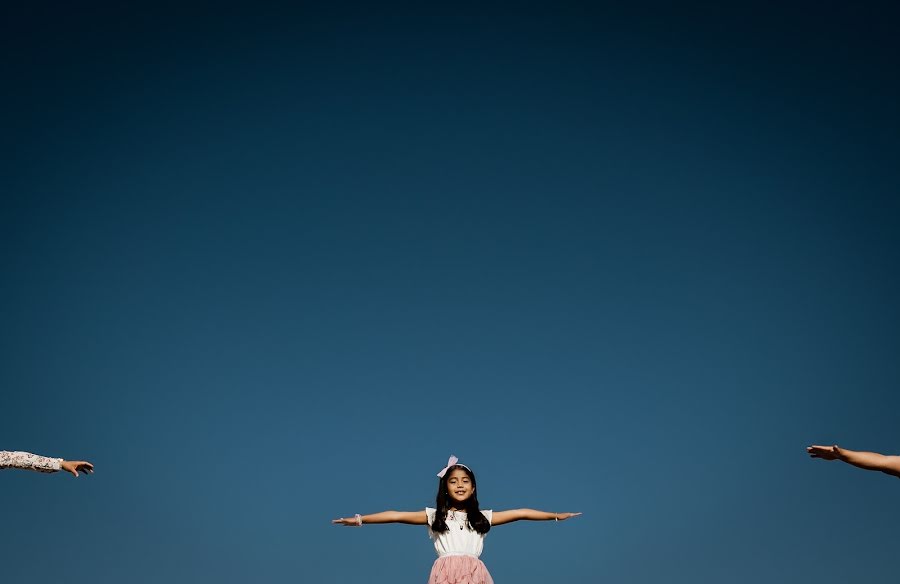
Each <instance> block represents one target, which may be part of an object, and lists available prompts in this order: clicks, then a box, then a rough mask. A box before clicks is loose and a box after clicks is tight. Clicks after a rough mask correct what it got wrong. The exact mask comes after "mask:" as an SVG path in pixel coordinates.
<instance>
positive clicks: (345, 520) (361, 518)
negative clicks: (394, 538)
mask: <svg viewBox="0 0 900 584" xmlns="http://www.w3.org/2000/svg"><path fill="white" fill-rule="evenodd" d="M331 522H332V523H333V524H335V525H346V526H349V527H358V526H360V525H362V524H364V523H408V524H410V525H425V524H426V523H428V518H427V516H426V515H425V510H424V509H423V510H422V511H382V512H381V513H373V514H372V515H354V516H352V517H341V518H340V519H332V520H331Z"/></svg>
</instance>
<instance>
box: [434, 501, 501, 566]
mask: <svg viewBox="0 0 900 584" xmlns="http://www.w3.org/2000/svg"><path fill="white" fill-rule="evenodd" d="M436 512H437V510H436V509H433V508H431V507H425V515H426V516H427V517H428V537H430V538H431V539H432V541H434V551H436V552H437V555H438V557H443V556H474V557H476V558H477V557H478V556H480V555H481V551H482V549H484V535H482V534H480V533H478V532H477V531H475V530H473V529H469V527H468V525H466V514H465V513H464V512H462V511H448V512H447V531H445V532H444V533H435V532H434V531H431V524H432V523H434V514H435V513H436ZM481 514H482V515H484V517H485V519H487V520H488V523H490V522H491V515H492V513H491V510H490V509H482V510H481Z"/></svg>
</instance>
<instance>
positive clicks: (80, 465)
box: [59, 460, 94, 477]
mask: <svg viewBox="0 0 900 584" xmlns="http://www.w3.org/2000/svg"><path fill="white" fill-rule="evenodd" d="M59 468H60V470H64V471H66V472H70V473H72V474H73V475H74V476H76V477H77V476H78V471H81V472H83V473H84V474H93V472H94V465H93V464H91V463H90V462H86V461H84V460H64V461H62V462H60V463H59Z"/></svg>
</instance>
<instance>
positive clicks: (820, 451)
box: [806, 444, 844, 460]
mask: <svg viewBox="0 0 900 584" xmlns="http://www.w3.org/2000/svg"><path fill="white" fill-rule="evenodd" d="M806 451H807V452H808V453H809V457H810V458H821V459H822V460H843V459H844V453H843V451H841V449H840V447H839V446H838V445H837V444H835V445H834V446H816V445H813V446H807V447H806Z"/></svg>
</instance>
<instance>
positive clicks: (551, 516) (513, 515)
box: [491, 509, 581, 525]
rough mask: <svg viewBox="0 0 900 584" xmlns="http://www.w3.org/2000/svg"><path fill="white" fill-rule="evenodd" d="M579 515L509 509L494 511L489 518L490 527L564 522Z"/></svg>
mask: <svg viewBox="0 0 900 584" xmlns="http://www.w3.org/2000/svg"><path fill="white" fill-rule="evenodd" d="M579 515H581V513H550V512H549V511H538V510H537V509H510V510H509V511H494V513H493V516H492V517H491V525H503V524H504V523H510V522H512V521H520V520H527V521H565V520H566V519H569V518H570V517H577V516H579Z"/></svg>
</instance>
